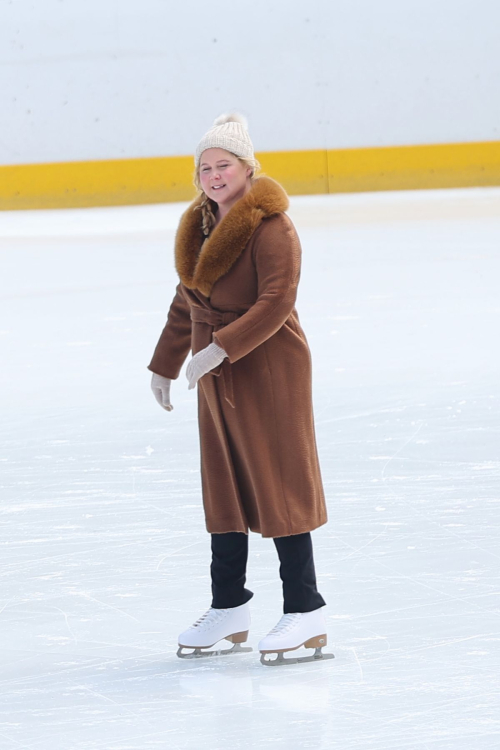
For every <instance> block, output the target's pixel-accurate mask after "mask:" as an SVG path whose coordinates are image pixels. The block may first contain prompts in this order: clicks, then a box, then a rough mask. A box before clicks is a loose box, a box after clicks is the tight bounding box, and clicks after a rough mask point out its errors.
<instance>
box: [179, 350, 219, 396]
mask: <svg viewBox="0 0 500 750" xmlns="http://www.w3.org/2000/svg"><path fill="white" fill-rule="evenodd" d="M224 357H227V354H226V352H225V351H224V349H221V347H220V346H217V344H214V343H212V344H209V345H208V346H206V347H205V348H204V349H202V350H201V352H198V354H195V355H194V357H193V359H192V360H191V362H190V363H189V364H188V366H187V370H186V377H187V379H188V380H189V386H188V389H189V390H190V389H191V388H194V387H195V385H196V383H197V382H198V380H199V379H200V378H201V377H202V375H206V373H207V372H210V370H213V369H214V367H217V365H220V363H221V362H222V360H223V359H224Z"/></svg>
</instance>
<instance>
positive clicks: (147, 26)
mask: <svg viewBox="0 0 500 750" xmlns="http://www.w3.org/2000/svg"><path fill="white" fill-rule="evenodd" d="M499 25H500V5H499V4H498V3H497V2H495V0H475V2H472V1H471V0H455V1H452V0H438V1H437V2H436V0H406V1H405V2H403V3H398V2H396V0H379V2H377V3H372V2H370V1H369V0H354V1H351V2H349V3H340V2H338V0H337V2H329V1H328V0H313V1H312V2H309V3H307V4H304V3H303V2H299V0H286V1H285V0H277V1H275V2H272V3H268V2H265V0H255V1H254V2H253V3H252V5H251V7H250V6H248V5H247V4H246V3H241V2H239V3H238V2H237V3H235V2H229V0H221V1H220V2H218V3H217V4H216V5H214V6H209V5H208V4H207V3H206V2H201V0H188V2H184V3H180V4H178V5H174V4H173V3H170V2H165V0H141V2H138V0H106V2H105V3H103V2H98V0H86V1H85V2H83V1H82V0H80V1H78V0H72V1H70V0H39V1H38V2H37V3H34V2H32V1H28V0H16V2H4V3H2V23H1V24H0V61H1V68H2V76H1V78H0V95H1V99H2V108H1V110H0V132H1V133H2V137H1V138H0V164H3V165H12V164H29V163H41V162H58V161H73V160H76V161H79V160H88V159H114V158H117V159H124V158H129V157H148V156H166V155H171V156H175V155H183V154H189V153H191V152H192V149H193V143H196V142H197V141H198V139H199V138H200V135H201V134H202V133H203V132H204V130H205V129H206V128H207V127H208V126H209V125H210V124H211V122H212V120H213V119H214V117H215V116H217V115H218V114H219V113H220V112H221V111H226V110H228V109H232V108H237V109H239V110H240V111H242V112H244V113H245V114H246V115H247V117H248V118H249V120H250V123H251V128H252V137H253V140H254V143H255V145H256V148H257V149H258V150H259V151H276V150H283V151H287V150H301V149H323V148H350V147H362V146H389V145H402V144H426V143H448V142H463V141H465V142H468V141H488V140H498V139H499V137H500V135H499V129H500V125H499V123H500V98H499V97H498V81H499V80H500V55H499V54H498V28H499Z"/></svg>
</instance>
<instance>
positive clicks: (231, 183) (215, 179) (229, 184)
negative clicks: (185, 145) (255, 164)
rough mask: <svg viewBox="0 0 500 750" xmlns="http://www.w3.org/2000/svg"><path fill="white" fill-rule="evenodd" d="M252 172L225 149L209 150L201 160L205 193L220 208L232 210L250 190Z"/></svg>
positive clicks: (201, 178) (200, 169) (200, 170)
mask: <svg viewBox="0 0 500 750" xmlns="http://www.w3.org/2000/svg"><path fill="white" fill-rule="evenodd" d="M251 174H252V170H251V169H250V167H247V166H246V165H245V164H243V162H241V161H240V160H239V159H238V157H237V156H235V155H234V154H231V153H230V152H229V151H226V150H225V149H223V148H207V149H205V151H204V152H203V153H202V155H201V158H200V167H199V175H200V183H201V186H202V188H203V191H204V192H205V194H206V195H208V197H209V198H211V199H212V200H214V201H215V202H216V203H218V205H219V206H223V207H224V208H226V209H227V208H230V207H231V206H232V205H233V204H234V203H236V201H237V200H239V199H240V198H242V197H243V196H244V195H245V193H246V192H247V190H249V189H250V186H251V182H250V177H251Z"/></svg>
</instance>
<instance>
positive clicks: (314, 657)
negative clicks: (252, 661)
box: [260, 646, 335, 667]
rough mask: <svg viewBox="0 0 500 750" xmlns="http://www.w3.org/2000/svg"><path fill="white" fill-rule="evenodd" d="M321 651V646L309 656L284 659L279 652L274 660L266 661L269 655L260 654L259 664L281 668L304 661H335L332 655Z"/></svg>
mask: <svg viewBox="0 0 500 750" xmlns="http://www.w3.org/2000/svg"><path fill="white" fill-rule="evenodd" d="M321 649H322V646H320V647H319V648H317V649H316V650H315V652H314V654H311V656H294V657H285V655H284V653H283V652H282V651H279V652H278V653H277V654H276V658H275V659H266V656H269V654H261V655H260V663H261V664H265V666H266V667H282V666H283V665H285V664H301V663H304V662H306V661H326V660H327V659H335V655H334V654H324V653H323V652H322V650H321Z"/></svg>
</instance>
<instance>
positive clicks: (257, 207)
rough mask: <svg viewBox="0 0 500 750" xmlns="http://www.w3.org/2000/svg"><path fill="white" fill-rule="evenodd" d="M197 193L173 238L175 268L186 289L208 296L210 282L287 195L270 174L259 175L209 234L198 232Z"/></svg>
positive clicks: (285, 202)
mask: <svg viewBox="0 0 500 750" xmlns="http://www.w3.org/2000/svg"><path fill="white" fill-rule="evenodd" d="M201 200H202V196H199V197H198V198H197V199H196V200H195V201H193V202H192V203H191V205H190V206H189V208H188V209H187V210H186V211H185V212H184V213H183V214H182V217H181V220H180V224H179V228H178V230H177V234H176V237H175V267H176V269H177V273H178V274H179V278H180V280H181V281H182V283H183V284H184V286H187V287H188V288H189V289H198V290H199V291H200V292H201V293H202V294H204V295H205V296H206V297H209V296H210V292H211V290H212V287H213V285H214V284H215V282H216V281H218V279H220V277H221V276H224V274H226V273H227V272H228V271H229V269H230V268H231V266H232V265H233V264H234V263H235V262H236V261H237V260H238V258H239V257H240V255H241V253H242V252H243V250H244V249H245V247H246V245H247V244H248V241H249V240H250V238H251V236H252V234H253V233H254V232H255V230H256V229H257V227H258V226H259V225H260V223H261V222H262V220H263V219H266V218H267V217H268V216H272V215H273V214H277V213H281V212H283V211H286V210H287V208H288V205H289V203H288V196H287V194H286V193H285V191H284V189H283V188H282V187H281V185H279V184H278V183H277V182H275V180H272V179H271V178H270V177H258V178H256V179H255V180H254V182H253V185H252V187H251V188H250V190H249V191H248V193H246V194H245V195H244V196H243V198H240V200H239V201H237V203H235V204H234V206H233V207H232V208H231V209H230V211H229V212H228V213H227V214H226V216H225V217H224V218H223V219H222V221H221V222H220V224H218V225H217V226H216V227H215V229H214V230H212V233H211V234H210V235H209V236H208V237H207V239H205V238H204V235H203V234H202V231H201V212H200V211H198V210H195V209H196V207H197V206H199V204H200V203H201Z"/></svg>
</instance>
